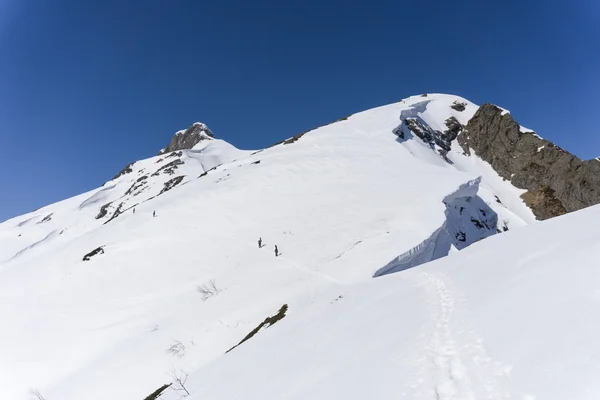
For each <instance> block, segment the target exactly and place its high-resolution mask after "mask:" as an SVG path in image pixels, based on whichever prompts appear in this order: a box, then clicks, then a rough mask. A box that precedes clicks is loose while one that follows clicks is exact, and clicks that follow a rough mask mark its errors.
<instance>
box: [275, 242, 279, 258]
mask: <svg viewBox="0 0 600 400" xmlns="http://www.w3.org/2000/svg"><path fill="white" fill-rule="evenodd" d="M275 257H279V249H277V245H275Z"/></svg>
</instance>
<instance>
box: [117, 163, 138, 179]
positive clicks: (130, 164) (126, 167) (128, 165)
mask: <svg viewBox="0 0 600 400" xmlns="http://www.w3.org/2000/svg"><path fill="white" fill-rule="evenodd" d="M133 164H135V162H132V163H129V164H127V165H126V166H125V168H123V169H122V170H121V171H119V173H118V174H116V175H115V176H113V178H112V179H113V180H115V179H117V178H118V177H120V176H123V175H125V174H129V173H131V172H133V170H132V169H131V166H132V165H133Z"/></svg>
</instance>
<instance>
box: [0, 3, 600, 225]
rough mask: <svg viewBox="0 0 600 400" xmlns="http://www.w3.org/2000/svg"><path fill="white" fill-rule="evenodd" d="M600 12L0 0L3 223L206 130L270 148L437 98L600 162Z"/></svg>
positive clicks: (494, 6)
mask: <svg viewBox="0 0 600 400" xmlns="http://www.w3.org/2000/svg"><path fill="white" fill-rule="evenodd" d="M351 3H352V4H351ZM598 3H599V2H598V1H597V0H578V1H570V2H567V1H555V0H544V1H541V0H530V1H521V0H518V1H517V0H512V1H511V0H509V1H504V2H490V1H476V0H473V1H470V0H464V1H441V0H440V1H410V2H403V1H399V0H395V1H377V0H371V1H368V2H347V1H324V0H320V1H316V0H315V1H313V0H306V1H303V2H281V1H260V0H257V1H253V2H249V1H217V2H202V1H191V0H190V1H186V0H179V1H167V0H161V1H158V0H146V1H143V2H140V1H115V0H106V1H89V2H88V1H79V0H53V1H47V0H0V138H1V139H0V152H1V153H0V182H1V187H2V195H1V196H0V220H4V219H7V218H9V217H11V216H15V215H18V214H21V213H25V212H28V211H31V210H32V209H34V208H37V207H40V206H43V205H45V204H48V203H52V202H55V201H58V200H61V199H64V198H66V197H70V196H73V195H76V194H78V193H81V192H83V191H87V190H90V189H93V188H95V187H98V186H99V185H101V184H103V183H104V182H105V181H106V180H107V179H110V177H112V176H113V175H114V174H115V173H116V172H118V171H119V170H120V169H121V168H122V167H123V166H124V165H125V164H127V163H129V162H131V161H133V160H137V159H141V158H145V157H148V156H152V155H154V154H156V152H157V151H158V150H159V149H160V148H162V147H164V146H165V145H166V144H167V143H168V141H169V140H170V138H171V135H172V134H173V133H174V132H175V131H176V130H178V129H182V128H186V127H187V126H189V125H190V124H191V123H192V122H194V121H202V122H205V123H206V124H207V125H208V126H209V127H210V128H211V129H212V130H213V131H214V132H215V134H216V135H217V136H218V137H220V138H222V139H225V140H227V141H229V142H231V143H233V144H234V145H236V146H238V147H240V148H260V147H263V146H266V145H269V144H271V143H273V142H276V141H278V140H281V139H283V138H286V137H289V136H292V135H294V134H297V133H299V132H302V131H304V130H307V129H309V128H313V127H315V126H319V125H322V124H325V123H328V122H331V121H332V120H335V119H337V118H339V117H341V116H345V115H348V114H351V113H354V112H357V111H361V110H364V109H367V108H371V107H375V106H378V105H383V104H387V103H391V102H394V101H397V100H399V99H401V98H403V97H406V96H409V95H413V94H420V93H424V92H444V93H454V94H458V95H461V96H463V97H466V98H468V99H470V100H472V101H474V102H476V103H484V102H493V103H496V104H499V105H501V106H504V107H506V108H508V109H510V110H511V111H512V114H513V116H515V118H516V119H517V120H518V121H519V122H520V123H521V124H523V125H525V126H527V127H529V128H531V129H535V130H536V131H537V132H538V133H540V134H541V135H542V136H544V137H546V138H547V139H549V140H552V141H554V142H556V143H557V144H559V145H560V146H562V147H564V148H565V149H567V150H569V151H571V152H573V153H575V154H576V155H578V156H579V157H582V158H592V157H595V156H599V155H600V139H599V138H598V131H599V126H598V125H599V124H598V122H597V121H598V119H597V114H598V109H599V107H600V99H599V93H600V84H599V82H600V78H599V75H600V74H599V72H598V71H600V50H599V49H600V25H599V24H598V21H599V20H600V5H599V4H598Z"/></svg>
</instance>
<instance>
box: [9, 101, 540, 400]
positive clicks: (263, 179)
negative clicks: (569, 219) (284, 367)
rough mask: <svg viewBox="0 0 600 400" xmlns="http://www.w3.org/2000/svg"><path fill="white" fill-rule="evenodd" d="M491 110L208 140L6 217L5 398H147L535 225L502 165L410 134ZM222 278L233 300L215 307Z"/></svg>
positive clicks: (423, 109) (429, 105)
mask: <svg viewBox="0 0 600 400" xmlns="http://www.w3.org/2000/svg"><path fill="white" fill-rule="evenodd" d="M457 102H458V103H461V104H462V103H464V109H463V110H462V111H461V110H460V108H459V110H457V109H455V108H452V106H453V105H455V104H456V103H457ZM476 109H477V106H475V105H473V104H472V103H470V102H468V101H466V100H464V99H461V98H459V97H456V96H450V95H429V96H428V97H427V98H425V99H424V98H422V97H421V96H417V97H411V98H408V99H405V100H403V101H401V102H399V103H396V104H392V105H388V106H384V107H379V108H376V109H373V110H369V111H365V112H362V113H359V114H355V115H352V116H350V117H349V118H347V119H345V120H341V121H338V122H336V123H333V124H331V125H328V126H325V127H321V128H318V129H315V130H313V131H310V132H308V133H306V134H304V135H299V136H298V137H295V138H291V139H290V140H287V141H285V142H283V143H281V144H278V145H276V146H273V147H271V148H268V149H264V150H261V151H257V152H245V151H241V150H238V149H235V148H234V147H233V146H231V145H229V144H228V143H226V142H222V141H218V140H216V139H214V140H212V139H211V140H206V141H202V142H200V143H199V144H198V146H197V147H194V148H193V149H191V150H181V151H177V152H172V153H167V154H162V155H160V156H157V157H153V158H149V159H146V160H141V161H138V162H136V163H134V164H133V165H131V166H130V167H129V168H126V169H125V170H124V172H126V173H124V174H122V175H120V176H117V177H115V178H114V179H113V180H111V181H108V182H107V183H105V184H104V185H103V186H102V187H100V188H98V189H96V190H94V191H90V192H88V193H85V194H82V195H80V196H77V197H74V198H71V199H68V200H65V201H63V202H60V203H56V204H53V205H50V206H47V207H44V208H42V209H40V210H37V211H35V212H32V213H29V214H26V215H23V216H20V217H17V218H14V219H11V220H9V221H6V222H5V223H3V224H0V243H1V246H0V319H1V320H2V321H8V322H7V323H6V324H5V325H4V326H3V329H1V330H0V354H1V355H2V357H0V388H2V389H0V390H2V392H0V393H2V395H3V396H4V397H6V398H7V399H16V400H20V399H28V398H29V397H28V396H29V394H28V391H29V390H30V389H31V388H35V389H37V390H39V391H40V392H41V393H43V395H44V397H45V398H46V399H47V400H53V399H61V400H69V399H82V398H85V399H90V400H94V399H106V398H111V399H136V398H139V399H143V398H144V397H145V396H147V395H148V394H150V393H151V392H152V391H154V390H155V389H157V388H158V387H159V386H160V385H162V384H163V383H167V382H169V381H171V380H172V377H170V375H169V374H170V371H171V369H173V368H175V369H176V370H177V371H179V370H185V371H195V370H197V369H198V368H200V367H201V366H203V365H206V364H207V363H210V362H213V361H214V360H220V359H223V360H225V359H229V358H224V357H223V354H224V353H225V351H227V350H228V349H230V348H231V347H232V346H234V345H236V344H237V343H238V342H239V341H240V340H241V339H242V338H243V337H244V336H245V335H246V334H248V332H250V331H251V330H252V329H253V328H254V327H256V325H257V324H258V323H259V322H260V321H262V320H263V319H264V318H265V317H267V316H269V315H273V314H274V313H275V312H276V311H277V310H278V309H279V308H280V307H281V306H282V305H283V304H288V305H289V310H290V311H289V316H288V317H286V319H285V320H284V321H286V322H289V318H291V317H292V315H298V314H297V313H299V312H300V311H299V310H303V309H306V310H308V311H306V312H312V311H310V310H311V308H310V307H313V304H315V303H316V302H318V301H320V300H319V299H322V298H323V296H329V295H330V294H331V293H333V292H335V293H337V292H340V293H342V292H344V291H345V290H346V288H349V287H351V286H352V285H354V284H355V283H356V282H361V281H364V280H371V278H372V276H373V275H375V274H378V275H381V274H383V273H388V272H395V271H400V270H402V269H405V268H406V267H407V266H408V267H414V266H417V265H419V264H420V263H423V262H427V261H429V260H431V259H435V258H439V257H443V256H445V255H447V254H451V256H450V257H449V258H448V259H452V258H454V257H456V256H457V255H456V254H454V253H453V252H454V251H455V250H457V249H458V250H460V249H463V248H466V247H467V246H468V245H469V244H471V243H473V242H475V241H477V240H480V239H482V238H485V237H488V236H490V235H492V234H495V233H496V232H498V231H504V230H506V229H508V228H511V230H512V228H517V227H521V226H524V225H527V224H529V223H531V222H533V221H534V218H533V214H532V213H531V212H530V210H529V209H527V208H526V207H525V205H524V204H523V203H522V201H521V199H520V198H519V195H520V194H521V193H522V191H520V190H518V189H516V188H514V187H513V186H512V185H510V183H509V182H506V181H503V180H502V179H501V178H499V177H498V175H497V174H496V173H495V172H494V171H493V169H492V168H491V167H490V166H489V165H487V164H486V163H484V162H482V161H481V160H479V159H478V158H477V157H476V156H471V157H468V156H466V155H464V154H462V151H460V148H459V147H458V146H452V148H451V149H450V150H449V151H447V152H445V153H444V154H441V153H440V149H439V148H438V147H439V146H438V145H437V144H435V143H433V144H432V143H431V142H427V141H424V140H422V139H421V138H419V137H417V136H415V135H414V134H413V132H412V131H411V130H407V129H406V126H407V121H409V120H408V119H410V118H416V119H418V121H419V123H420V126H421V127H424V128H425V129H431V130H432V131H433V130H435V131H443V130H445V129H447V124H446V121H447V120H448V118H450V117H454V118H455V119H456V120H457V121H458V122H459V123H460V124H465V123H466V122H467V121H468V120H469V118H470V117H471V116H472V115H473V113H474V112H475V110H476ZM409 122H410V121H409ZM399 132H401V133H402V135H399ZM401 136H402V137H401ZM455 147H456V148H455ZM144 177H145V178H144ZM134 209H135V213H134ZM153 211H156V212H157V217H156V218H153V217H152V214H153ZM499 236H503V235H499ZM258 237H262V238H263V240H264V242H265V244H266V247H264V248H262V249H258V247H257V244H256V241H257V239H258ZM486 242H487V240H486ZM275 244H277V245H278V246H279V249H280V250H281V253H282V254H281V255H280V257H277V258H275V257H274V255H273V245H275ZM99 247H102V249H103V251H104V253H103V254H96V255H94V256H93V257H92V258H91V260H90V261H83V260H82V258H83V256H84V255H86V254H88V253H90V252H91V251H92V250H94V249H97V248H99ZM423 249H426V251H423ZM432 249H433V250H432ZM461 251H462V250H461ZM458 254H462V253H458ZM399 256H400V257H399ZM399 261H401V262H399ZM390 266H391V267H390ZM385 267H389V268H388V269H387V270H385V271H383V273H382V272H381V270H382V268H385ZM420 268H421V267H420ZM386 279H387V278H378V279H376V280H373V285H379V284H380V283H378V282H380V281H383V282H385V281H386ZM210 281H214V282H215V284H216V286H217V287H218V288H219V289H220V292H219V293H218V294H217V295H215V296H213V297H211V298H208V299H203V296H202V295H201V294H200V293H199V292H198V291H197V286H199V285H200V286H203V285H206V284H208V283H209V282H210ZM357 290H358V289H357ZM382 293H383V292H382ZM306 307H309V308H306ZM275 329H276V327H274V328H273V330H275ZM265 332H270V331H265ZM262 334H263V332H260V334H259V335H258V336H257V338H256V339H258V338H260V337H261V336H262ZM256 339H254V338H253V339H252V340H251V341H249V342H248V343H251V342H253V341H254V340H256ZM245 347H246V343H245V344H243V345H242V346H240V347H239V348H238V349H236V350H234V352H238V351H240V350H242V349H243V348H245ZM234 352H232V353H230V354H234ZM227 357H230V356H229V355H228V356H227ZM299 367H301V368H304V367H306V366H303V365H300V366H299ZM4 397H2V398H4ZM225 398H229V397H225ZM245 398H248V397H245ZM273 398H278V397H273Z"/></svg>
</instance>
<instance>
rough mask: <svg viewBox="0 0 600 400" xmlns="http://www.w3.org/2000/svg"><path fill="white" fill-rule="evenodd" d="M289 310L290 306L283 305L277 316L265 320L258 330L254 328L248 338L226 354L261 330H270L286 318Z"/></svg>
mask: <svg viewBox="0 0 600 400" xmlns="http://www.w3.org/2000/svg"><path fill="white" fill-rule="evenodd" d="M287 310H288V305H287V304H284V305H282V306H281V308H280V309H279V311H277V314H275V315H273V316H270V317H267V318H265V320H264V321H263V322H261V323H260V324H259V325H258V326H257V327H256V328H254V329H253V330H252V332H250V333H249V334H247V335H246V337H244V338H243V339H242V340H241V341H240V342H239V343H238V344H236V345H235V346H233V347H232V348H230V349H229V350H227V351H226V352H225V353H229V352H230V351H231V350H233V349H235V348H236V347H238V346H239V345H241V344H242V343H244V342H245V341H247V340H248V339H251V338H252V337H253V336H254V335H256V334H257V333H258V332H259V331H260V330H261V329H263V328H268V327H270V326H272V325H275V324H276V323H277V322H279V321H281V320H282V319H283V318H285V313H286V312H287Z"/></svg>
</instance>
